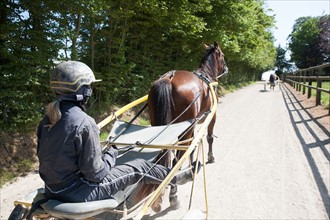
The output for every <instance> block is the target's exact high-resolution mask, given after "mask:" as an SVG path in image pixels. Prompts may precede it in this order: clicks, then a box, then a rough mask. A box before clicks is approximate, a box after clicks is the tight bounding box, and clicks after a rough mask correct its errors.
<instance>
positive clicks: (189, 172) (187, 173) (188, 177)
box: [175, 161, 202, 185]
mask: <svg viewBox="0 0 330 220" xmlns="http://www.w3.org/2000/svg"><path fill="white" fill-rule="evenodd" d="M201 166H202V165H201V163H200V162H199V161H198V163H197V173H198V172H199V170H200V169H201ZM195 168H196V161H195V162H194V163H192V166H191V167H187V168H184V169H182V170H180V171H179V172H178V174H177V175H176V176H175V177H176V184H178V185H183V184H186V183H187V182H189V181H192V180H193V175H194V172H195Z"/></svg>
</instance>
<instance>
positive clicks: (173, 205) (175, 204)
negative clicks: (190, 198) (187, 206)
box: [170, 197, 180, 210]
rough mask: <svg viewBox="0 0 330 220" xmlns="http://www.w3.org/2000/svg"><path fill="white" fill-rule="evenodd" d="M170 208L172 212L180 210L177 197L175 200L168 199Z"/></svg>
mask: <svg viewBox="0 0 330 220" xmlns="http://www.w3.org/2000/svg"><path fill="white" fill-rule="evenodd" d="M170 207H171V208H172V209H174V210H176V209H179V208H180V201H179V200H178V198H177V197H175V198H170Z"/></svg>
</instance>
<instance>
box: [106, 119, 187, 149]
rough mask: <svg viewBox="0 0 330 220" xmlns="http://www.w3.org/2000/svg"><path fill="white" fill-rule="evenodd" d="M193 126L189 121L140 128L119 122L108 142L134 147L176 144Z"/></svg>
mask: <svg viewBox="0 0 330 220" xmlns="http://www.w3.org/2000/svg"><path fill="white" fill-rule="evenodd" d="M192 124H193V120H187V121H183V122H179V123H175V124H171V125H162V126H140V125H134V124H129V123H128V122H124V121H120V120H117V121H116V122H115V123H114V125H113V128H112V130H111V131H110V134H109V136H108V140H109V142H110V143H113V144H115V143H125V144H129V145H134V144H137V143H141V144H153V145H169V144H174V143H176V142H177V141H178V137H179V135H180V134H182V133H183V132H184V131H185V130H187V129H188V128H189V127H190V126H191V125H192ZM118 135H119V136H118ZM117 136H118V137H117Z"/></svg>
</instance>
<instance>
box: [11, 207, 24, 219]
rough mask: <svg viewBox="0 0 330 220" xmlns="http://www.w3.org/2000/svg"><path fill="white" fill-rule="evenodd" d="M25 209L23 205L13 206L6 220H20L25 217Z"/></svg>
mask: <svg viewBox="0 0 330 220" xmlns="http://www.w3.org/2000/svg"><path fill="white" fill-rule="evenodd" d="M26 214H27V208H25V207H24V206H23V205H21V204H18V205H16V206H15V208H14V210H13V211H12V212H11V213H10V216H9V218H8V220H21V219H23V218H25V217H26Z"/></svg>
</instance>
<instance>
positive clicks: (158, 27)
mask: <svg viewBox="0 0 330 220" xmlns="http://www.w3.org/2000/svg"><path fill="white" fill-rule="evenodd" d="M0 4H1V7H0V10H1V18H0V19H1V20H0V32H1V35H0V50H1V53H0V69H1V72H2V74H1V76H0V77H1V79H0V81H1V82H0V83H1V88H2V93H1V95H0V113H1V116H0V127H1V130H2V131H10V130H15V129H18V128H21V129H24V128H25V126H27V127H29V126H32V127H33V126H34V127H35V125H36V123H37V121H38V120H39V119H40V117H41V116H42V109H43V106H45V105H46V104H47V103H48V102H50V101H51V100H52V95H51V94H50V92H49V89H48V80H49V71H50V69H52V68H53V67H54V65H56V63H58V62H59V61H61V60H68V59H73V60H80V61H82V62H85V63H86V64H87V65H89V66H90V67H91V68H92V69H93V71H94V72H95V75H96V77H97V78H101V79H102V82H100V83H97V84H95V85H94V86H95V88H94V93H93V97H92V98H91V99H92V100H91V102H94V104H93V106H92V112H93V113H94V114H96V113H97V112H102V109H105V108H108V106H110V105H113V104H115V103H116V104H119V105H122V104H126V103H128V102H130V101H132V100H134V99H136V98H138V97H141V96H143V95H145V94H146V93H147V91H148V89H149V87H150V84H151V83H152V82H153V81H154V80H156V79H157V78H158V77H159V76H160V75H162V74H164V73H165V72H167V71H169V70H172V69H186V70H194V69H196V68H197V67H198V66H199V61H200V59H201V57H202V54H203V47H202V45H203V43H208V44H210V43H213V41H218V42H220V45H221V48H222V49H223V52H224V53H225V56H226V61H227V65H228V67H229V71H230V73H229V75H228V77H227V78H224V79H221V81H222V83H231V84H235V83H239V82H244V81H250V80H255V79H257V78H258V77H257V75H256V74H257V73H260V72H262V71H263V70H266V69H268V68H270V67H272V66H273V65H274V60H275V48H274V46H273V37H272V34H271V33H270V31H269V30H270V28H271V27H272V26H273V25H274V18H273V17H272V16H268V15H267V14H266V12H265V11H264V9H263V7H262V6H263V1H261V0H244V1H240V0H221V1H220V0H200V1H189V0H180V1H179V0H162V1H158V0H127V1H113V0H98V1H96V0H92V1H91V0H76V1H52V0H36V1H33V2H31V1H28V0H15V1H10V0H5V1H2V2H1V3H0ZM98 109H100V110H98Z"/></svg>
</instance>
